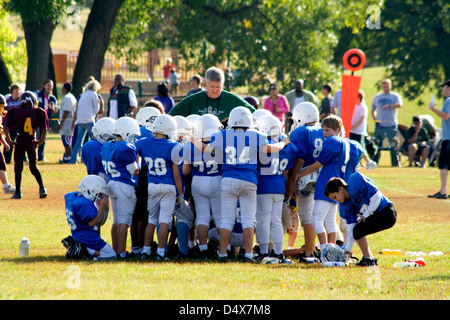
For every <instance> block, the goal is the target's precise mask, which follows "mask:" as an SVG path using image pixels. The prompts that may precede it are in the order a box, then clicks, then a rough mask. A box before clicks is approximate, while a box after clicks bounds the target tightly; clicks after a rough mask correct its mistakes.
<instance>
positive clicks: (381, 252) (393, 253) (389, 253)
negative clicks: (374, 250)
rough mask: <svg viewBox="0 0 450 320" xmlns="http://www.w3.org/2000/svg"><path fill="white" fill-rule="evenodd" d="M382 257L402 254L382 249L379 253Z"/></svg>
mask: <svg viewBox="0 0 450 320" xmlns="http://www.w3.org/2000/svg"><path fill="white" fill-rule="evenodd" d="M380 254H382V255H390V256H399V255H401V254H402V252H401V251H400V250H391V249H383V250H381V251H380Z"/></svg>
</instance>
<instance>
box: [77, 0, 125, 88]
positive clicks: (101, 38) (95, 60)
mask: <svg viewBox="0 0 450 320" xmlns="http://www.w3.org/2000/svg"><path fill="white" fill-rule="evenodd" d="M124 1H125V0H95V1H94V3H93V5H92V8H91V12H90V13H89V17H88V21H87V23H86V28H85V30H84V33H83V41H82V43H81V47H80V52H79V54H78V60H77V64H76V66H75V70H74V74H73V79H72V84H73V92H74V94H75V95H78V94H79V93H81V91H82V87H83V85H84V84H85V81H86V79H87V78H89V77H90V76H91V75H92V76H94V77H95V78H96V79H97V80H100V79H101V71H102V68H103V62H104V57H105V52H106V50H107V48H108V44H109V39H110V35H111V30H112V28H113V26H114V22H115V18H116V16H117V13H118V11H119V9H120V7H121V6H122V4H123V3H124Z"/></svg>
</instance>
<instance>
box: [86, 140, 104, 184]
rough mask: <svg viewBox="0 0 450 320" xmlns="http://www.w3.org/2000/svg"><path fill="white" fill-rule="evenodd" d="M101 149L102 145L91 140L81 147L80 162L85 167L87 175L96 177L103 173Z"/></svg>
mask: <svg viewBox="0 0 450 320" xmlns="http://www.w3.org/2000/svg"><path fill="white" fill-rule="evenodd" d="M102 147H103V144H101V143H100V142H99V141H97V140H95V139H91V140H89V141H88V142H87V143H85V144H84V145H83V148H82V149H81V161H83V163H84V165H85V166H86V169H87V173H88V174H95V175H98V174H99V173H105V168H103V164H102Z"/></svg>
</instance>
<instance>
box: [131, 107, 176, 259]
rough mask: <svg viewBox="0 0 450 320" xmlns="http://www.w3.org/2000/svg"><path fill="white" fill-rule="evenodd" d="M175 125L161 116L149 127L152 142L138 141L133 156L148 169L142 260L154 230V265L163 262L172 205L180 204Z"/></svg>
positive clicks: (146, 140) (172, 121)
mask: <svg viewBox="0 0 450 320" xmlns="http://www.w3.org/2000/svg"><path fill="white" fill-rule="evenodd" d="M176 130H177V124H176V121H175V119H173V117H172V116H169V115H166V114H163V115H160V116H158V117H157V118H156V120H155V122H154V124H153V135H154V138H153V139H142V140H139V141H137V142H136V151H137V154H138V155H139V156H140V157H141V158H142V159H143V161H145V162H146V164H147V167H148V213H149V214H148V224H147V227H146V230H145V240H144V248H143V250H142V256H141V257H142V259H148V258H150V255H151V243H152V240H153V236H154V233H155V228H156V226H157V225H158V223H159V228H158V232H157V238H158V248H157V253H156V260H157V261H166V260H168V258H167V257H166V256H165V246H166V243H167V237H168V233H169V224H171V223H172V220H173V215H174V208H175V204H176V203H177V202H178V204H179V205H181V204H182V203H183V202H184V197H183V186H182V181H181V176H180V171H179V167H178V165H179V163H180V161H181V159H179V152H180V150H181V145H180V144H179V143H178V142H175V141H174V139H176Z"/></svg>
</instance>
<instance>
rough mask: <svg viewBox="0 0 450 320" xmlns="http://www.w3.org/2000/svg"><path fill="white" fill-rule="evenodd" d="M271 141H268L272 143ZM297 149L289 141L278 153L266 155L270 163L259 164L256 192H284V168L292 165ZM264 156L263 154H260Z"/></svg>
mask: <svg viewBox="0 0 450 320" xmlns="http://www.w3.org/2000/svg"><path fill="white" fill-rule="evenodd" d="M274 142H276V141H271V140H270V139H269V143H274ZM297 152H298V149H297V147H296V146H295V144H293V143H290V144H288V145H287V146H285V147H284V148H283V149H282V150H281V151H280V152H279V153H277V154H271V155H267V156H270V160H271V161H270V163H268V164H265V165H263V164H260V166H259V175H258V194H269V193H276V194H285V193H286V178H285V176H284V174H283V173H284V170H289V169H291V168H292V167H293V165H294V162H295V157H296V155H297ZM261 156H262V157H264V156H265V155H261Z"/></svg>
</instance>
